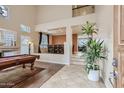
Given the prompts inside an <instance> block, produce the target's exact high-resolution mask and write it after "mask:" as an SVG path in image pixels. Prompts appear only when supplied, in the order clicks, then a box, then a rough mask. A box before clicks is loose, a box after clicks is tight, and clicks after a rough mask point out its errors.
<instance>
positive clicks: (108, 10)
mask: <svg viewBox="0 0 124 93" xmlns="http://www.w3.org/2000/svg"><path fill="white" fill-rule="evenodd" d="M95 9H96V11H95V12H96V23H97V26H98V29H99V32H98V37H99V38H101V39H103V40H104V42H105V46H106V47H107V48H108V60H106V61H105V63H104V69H103V78H104V82H105V85H106V87H112V86H111V84H110V82H109V80H108V78H109V75H110V72H112V59H113V6H107V5H106V6H103V5H102V6H101V5H100V6H96V8H95Z"/></svg>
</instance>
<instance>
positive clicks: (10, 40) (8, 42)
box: [3, 31, 16, 47]
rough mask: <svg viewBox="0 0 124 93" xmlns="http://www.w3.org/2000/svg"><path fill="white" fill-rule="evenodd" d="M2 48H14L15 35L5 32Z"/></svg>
mask: <svg viewBox="0 0 124 93" xmlns="http://www.w3.org/2000/svg"><path fill="white" fill-rule="evenodd" d="M3 42H4V43H5V45H4V46H8V47H9V46H16V34H15V33H14V32H11V31H10V32H9V31H5V32H3Z"/></svg>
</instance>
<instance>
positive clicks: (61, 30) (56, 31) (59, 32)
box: [47, 25, 81, 35]
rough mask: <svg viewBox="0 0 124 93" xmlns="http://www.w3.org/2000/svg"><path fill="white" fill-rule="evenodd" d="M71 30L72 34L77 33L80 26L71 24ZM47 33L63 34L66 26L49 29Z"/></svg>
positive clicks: (79, 30)
mask: <svg viewBox="0 0 124 93" xmlns="http://www.w3.org/2000/svg"><path fill="white" fill-rule="evenodd" d="M72 32H73V34H79V33H80V32H81V26H79V25H78V26H72ZM47 33H48V34H51V35H65V34H66V28H65V27H62V28H56V29H49V30H48V31H47Z"/></svg>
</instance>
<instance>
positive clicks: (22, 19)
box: [0, 5, 38, 47]
mask: <svg viewBox="0 0 124 93" xmlns="http://www.w3.org/2000/svg"><path fill="white" fill-rule="evenodd" d="M7 7H8V8H9V17H8V18H6V19H4V18H2V17H0V28H5V29H9V30H13V31H17V33H18V43H17V45H18V46H19V45H20V35H21V34H23V35H29V36H31V38H32V37H33V38H32V41H33V43H34V45H35V47H36V46H37V43H38V42H37V41H38V38H37V37H38V34H37V33H36V32H34V27H35V24H36V7H35V6H24V5H20V6H19V5H12V6H7ZM20 24H24V25H27V26H30V27H31V33H21V32H20Z"/></svg>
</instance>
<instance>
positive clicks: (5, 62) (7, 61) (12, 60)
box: [0, 54, 39, 70]
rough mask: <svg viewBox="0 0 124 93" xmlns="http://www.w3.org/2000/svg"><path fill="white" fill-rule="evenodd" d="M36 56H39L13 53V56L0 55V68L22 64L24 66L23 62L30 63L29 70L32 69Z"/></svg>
mask: <svg viewBox="0 0 124 93" xmlns="http://www.w3.org/2000/svg"><path fill="white" fill-rule="evenodd" d="M36 58H39V56H36V55H27V54H26V55H15V56H8V57H1V58H0V70H3V69H6V68H9V67H13V66H17V65H22V67H23V68H25V67H26V66H25V64H31V70H33V66H34V62H35V60H36Z"/></svg>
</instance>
